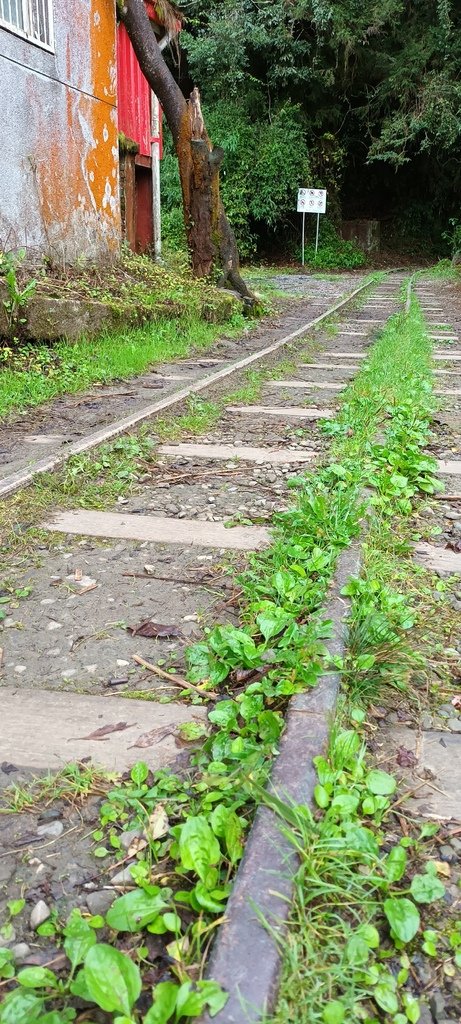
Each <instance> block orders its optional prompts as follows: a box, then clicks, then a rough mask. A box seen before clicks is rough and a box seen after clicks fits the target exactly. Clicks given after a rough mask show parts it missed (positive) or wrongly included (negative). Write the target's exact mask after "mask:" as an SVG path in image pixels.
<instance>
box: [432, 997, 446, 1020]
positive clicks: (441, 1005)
mask: <svg viewBox="0 0 461 1024" xmlns="http://www.w3.org/2000/svg"><path fill="white" fill-rule="evenodd" d="M429 1006H430V1008H431V1012H432V1016H433V1017H435V1019H436V1021H439V1022H440V1019H441V1017H442V1014H443V1012H444V1010H445V999H444V998H443V995H442V993H441V991H440V989H435V991H434V992H433V993H432V995H431V996H430V997H429Z"/></svg>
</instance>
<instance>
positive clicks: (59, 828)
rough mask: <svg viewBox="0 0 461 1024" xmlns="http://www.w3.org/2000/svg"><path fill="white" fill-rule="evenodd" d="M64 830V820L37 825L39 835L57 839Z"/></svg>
mask: <svg viewBox="0 0 461 1024" xmlns="http://www.w3.org/2000/svg"><path fill="white" fill-rule="evenodd" d="M63 831H64V825H63V823H62V821H50V822H49V824H46V825H39V826H38V827H37V835H39V836H50V837H51V838H53V839H55V838H56V839H57V838H58V836H60V835H61V832H63Z"/></svg>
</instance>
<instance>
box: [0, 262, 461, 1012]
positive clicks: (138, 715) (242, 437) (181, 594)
mask: <svg viewBox="0 0 461 1024" xmlns="http://www.w3.org/2000/svg"><path fill="white" fill-rule="evenodd" d="M405 280H406V277H405V275H404V274H403V273H402V274H400V273H398V274H395V275H393V277H392V278H390V279H386V280H385V281H384V282H382V283H381V284H377V285H373V286H371V287H369V288H368V290H367V292H366V295H365V296H362V299H361V300H360V306H359V308H356V309H354V310H353V312H350V311H347V312H345V308H346V307H347V304H348V303H349V302H350V301H351V299H350V297H348V299H346V300H345V301H344V302H342V303H341V304H339V307H338V306H337V307H336V310H335V312H336V313H339V314H340V319H339V321H338V322H337V323H336V325H335V330H334V333H333V332H332V331H331V330H330V328H329V327H327V329H326V330H319V333H318V334H317V335H316V345H315V352H312V350H311V351H310V352H308V354H306V348H305V341H303V338H304V336H305V334H306V333H308V332H309V331H310V330H311V329H312V326H313V324H316V325H321V324H322V322H323V321H324V320H327V319H328V317H329V316H331V313H332V312H333V311H332V310H331V309H330V310H327V311H325V312H324V313H323V314H322V315H321V316H320V317H318V318H316V320H315V321H313V322H309V323H306V324H305V325H301V326H300V327H299V328H296V329H295V331H292V332H291V333H290V334H289V335H287V336H286V337H283V338H279V339H278V340H277V342H276V343H274V344H273V345H271V346H270V347H266V349H265V350H264V351H261V352H256V353H252V354H251V355H250V356H245V357H244V359H243V360H240V361H237V362H236V363H234V364H233V365H232V366H225V367H221V369H220V370H213V371H212V373H210V374H206V375H205V376H203V377H201V378H200V379H199V380H196V381H194V382H192V384H190V385H188V386H187V388H179V389H178V390H177V391H176V392H175V393H174V394H172V395H170V396H168V397H166V398H165V399H162V400H161V402H160V403H154V406H155V408H153V407H150V408H149V410H146V409H145V410H138V412H137V413H136V416H135V417H134V421H132V418H130V421H129V422H126V423H124V424H120V423H119V424H117V425H111V426H110V428H108V429H109V430H110V432H111V433H110V436H112V437H113V436H116V435H118V434H119V433H121V432H122V431H130V430H132V429H133V427H134V426H136V425H137V423H139V422H148V423H149V428H150V432H151V434H152V437H153V439H154V441H155V440H158V439H157V438H156V434H155V422H156V421H155V416H156V415H158V414H159V413H160V412H163V411H164V410H165V408H172V409H175V408H177V407H178V406H179V407H181V403H182V402H183V401H184V399H185V398H187V397H188V396H190V395H191V394H197V393H204V394H205V396H206V397H208V396H209V395H211V396H212V397H216V395H218V396H220V398H221V400H222V399H223V390H222V389H223V387H227V386H228V383H230V382H231V383H232V382H233V380H234V377H237V378H238V379H239V380H240V378H239V375H241V373H242V371H244V370H246V369H247V367H251V366H253V367H254V366H258V363H262V364H263V365H264V367H265V369H267V370H268V371H269V373H268V375H267V377H266V379H265V380H264V381H263V382H261V394H260V395H259V396H258V398H257V401H256V400H255V401H253V400H252V399H248V397H247V400H246V402H245V401H243V400H239V401H237V400H235V399H234V400H232V401H229V402H225V401H221V405H220V407H219V408H220V413H219V416H218V417H217V418H216V419H215V420H213V422H210V425H209V426H208V428H207V429H206V431H204V433H203V435H202V436H200V435H199V436H197V435H195V434H192V433H191V435H190V436H184V437H182V438H181V441H179V442H177V443H175V444H173V443H171V442H170V443H164V442H160V441H159V443H158V444H157V445H156V449H155V453H154V454H153V456H152V458H151V459H149V460H148V461H147V462H146V463H145V464H144V466H143V470H145V472H143V476H142V479H141V480H140V481H139V483H138V484H137V485H136V487H135V489H134V490H133V492H132V493H131V494H130V495H129V496H128V497H124V498H122V500H120V501H119V502H118V503H117V504H115V505H114V506H113V507H111V508H108V509H107V510H106V509H104V510H99V509H94V508H88V507H87V508H80V507H78V502H76V506H75V507H74V508H65V509H49V510H48V511H47V512H46V515H45V516H44V517H43V521H42V524H41V526H42V530H41V532H40V535H39V537H38V539H36V540H35V541H33V542H32V553H33V558H32V560H31V561H29V563H28V564H26V563H25V559H24V555H23V554H21V555H20V556H18V557H17V558H16V559H15V556H14V555H13V556H12V557H11V558H9V565H8V575H9V578H10V579H11V580H12V581H13V585H14V587H16V588H17V590H20V589H21V588H22V589H23V590H27V589H28V588H29V587H30V588H31V593H30V596H27V597H26V598H25V600H24V602H23V603H22V604H21V606H20V612H19V611H18V612H15V613H14V615H18V619H19V616H20V623H19V621H18V622H15V621H14V620H13V621H11V620H12V619H13V616H9V617H8V618H9V619H10V621H8V619H7V620H6V621H5V623H4V625H5V631H4V636H5V648H4V660H3V673H2V680H1V682H2V686H3V692H2V698H3V699H2V711H3V720H4V727H5V730H4V731H5V734H6V736H7V740H6V745H5V746H4V750H3V756H4V758H5V760H6V761H13V760H14V762H15V763H16V764H17V765H19V766H20V768H21V769H25V770H27V769H30V768H34V769H36V768H49V767H57V766H58V765H60V764H62V763H65V762H66V761H69V760H81V759H83V758H88V757H92V758H93V759H94V761H97V762H99V763H102V764H105V765H106V766H107V767H109V768H111V769H116V770H119V771H123V770H124V769H126V768H129V767H130V765H132V764H133V763H134V762H135V761H137V760H139V758H140V756H141V757H146V759H148V762H149V764H150V766H151V767H152V768H157V767H160V766H164V765H170V766H171V765H175V764H176V763H177V761H176V759H177V758H178V749H177V746H176V744H175V730H177V729H178V727H180V726H181V724H184V723H186V722H188V723H190V720H191V718H192V719H193V721H194V722H195V723H200V722H202V721H204V720H205V719H206V710H205V708H204V707H203V705H202V704H200V705H197V706H194V707H193V708H192V709H191V707H190V705H189V706H187V705H186V704H184V703H180V702H179V701H176V700H175V699H174V698H175V695H176V693H177V690H175V688H174V680H175V679H176V681H177V682H178V685H180V684H181V683H182V682H183V675H182V673H183V667H184V666H183V651H184V648H185V646H186V645H187V644H188V643H190V642H191V640H193V639H199V638H200V635H201V633H202V632H203V629H204V627H206V626H212V625H213V624H214V623H216V622H217V621H219V622H220V623H226V622H230V623H235V624H238V607H237V605H238V594H237V595H236V594H235V591H234V585H233V581H232V578H231V577H229V575H228V574H227V573H225V572H224V571H223V563H229V560H233V563H234V565H235V569H236V570H238V569H239V568H240V567H242V566H243V565H244V563H245V559H246V558H247V553H248V552H251V551H254V550H257V549H260V548H264V547H265V546H267V545H268V544H269V543H270V532H269V531H270V526H271V523H272V521H273V517H274V514H276V513H277V512H279V511H282V510H283V509H285V508H286V507H287V504H288V502H289V486H288V480H289V477H290V475H293V474H294V473H299V472H302V471H303V470H305V469H310V470H312V469H313V470H315V468H316V466H320V465H322V464H324V463H325V461H326V459H327V456H328V445H329V442H328V439H327V437H326V436H325V433H324V432H322V429H321V421H322V420H324V419H327V418H328V417H331V416H333V415H334V414H335V412H336V409H337V404H338V399H340V397H341V392H342V390H343V389H344V387H345V386H346V385H347V384H348V382H349V381H350V380H352V379H353V377H354V376H355V374H356V373H357V372H359V370H360V368H361V367H362V366H363V364H364V361H365V360H366V358H367V353H368V350H369V348H370V346H371V345H373V343H374V341H375V340H376V338H377V336H378V335H379V332H380V331H381V329H382V327H383V325H384V324H385V323H386V321H387V320H388V318H389V317H390V316H392V315H393V314H394V313H395V312H397V311H398V310H400V309H402V308H403V306H404V304H405V296H402V292H403V289H402V285H403V282H404V281H405ZM361 291H362V288H361V289H358V290H357V294H356V295H355V296H354V299H355V300H358V299H359V298H360V292H361ZM415 292H416V294H417V296H418V299H419V301H420V304H421V306H422V307H423V311H424V315H425V317H426V319H427V323H428V326H429V329H430V330H429V333H430V335H432V336H433V341H434V344H435V346H436V347H435V349H434V360H435V363H436V367H437V369H436V376H437V379H438V380H439V381H440V387H437V392H438V393H439V394H440V395H441V396H442V397H443V401H444V403H448V405H447V408H446V410H444V412H443V413H441V414H440V416H439V418H438V420H437V421H436V426H437V431H438V437H437V438H436V440H435V441H434V445H433V452H434V454H435V455H436V456H437V458H438V459H439V468H440V472H441V473H443V474H444V478H445V479H446V481H447V491H448V500H447V501H446V504H445V505H443V503H441V515H442V516H443V515H444V512H445V513H446V511H447V509H455V510H457V509H458V508H459V510H460V512H459V514H460V517H461V498H460V497H459V495H458V497H457V493H458V491H459V490H461V485H460V481H459V477H460V474H461V457H460V442H459V437H460V433H461V430H460V427H461V408H460V400H461V386H460V387H458V379H457V375H458V374H459V381H460V385H461V368H460V367H459V363H458V360H460V359H461V344H458V342H459V340H460V339H459V335H458V333H457V328H456V327H454V326H453V317H452V316H451V315H448V316H447V317H446V318H445V317H443V316H442V314H443V306H440V305H438V304H436V302H435V299H436V297H435V296H434V295H431V288H429V287H427V286H425V285H424V283H423V282H420V281H418V282H417V284H416V286H415ZM409 295H410V288H409V289H408V296H409ZM432 302H434V305H432ZM287 349H289V355H290V363H291V365H290V366H287V365H286V363H284V364H283V365H282V367H281V371H280V374H278V373H277V360H278V359H279V357H280V355H284V354H285V351H286V350H287ZM229 378H231V381H229ZM450 424H451V426H450ZM103 439H107V435H106V437H105V438H101V437H98V441H96V440H94V438H85V439H84V442H79V445H82V444H83V445H84V447H80V448H79V451H84V450H91V448H92V447H93V445H96V444H97V443H99V442H100V441H101V440H103ZM60 461H62V456H61V455H59V457H58V464H59V462H60ZM46 468H49V467H48V466H47V467H46ZM42 471H43V469H42V467H40V466H35V467H34V468H33V470H31V471H30V472H31V474H32V477H31V478H33V476H34V475H36V474H39V473H40V472H42ZM24 482H25V483H27V482H29V479H27V480H25V481H24ZM10 483H11V482H10ZM20 486H21V484H20V482H18V481H16V482H15V483H14V486H12V487H11V490H17V489H18V487H20ZM450 499H453V500H450ZM452 522H455V520H452ZM423 547H424V545H423ZM436 547H437V544H436V545H426V547H425V550H424V551H422V552H419V553H418V552H417V557H421V560H423V561H424V560H425V562H424V564H427V565H429V566H431V565H433V566H434V567H435V568H436V569H437V565H438V566H439V567H440V559H441V558H442V557H443V556H442V551H443V548H442V545H439V549H438V551H437V550H435V551H434V548H436ZM429 548H430V549H431V550H430V551H428V549H429ZM347 554H348V556H350V555H352V556H353V557H352V561H351V560H350V558H349V561H347V559H346V562H347V564H345V566H344V568H343V574H344V573H345V575H344V580H346V579H347V578H348V575H349V574H350V573H352V574H354V572H356V571H357V565H356V564H355V563H354V559H355V560H356V561H357V557H356V553H355V554H354V553H353V552H348V553H347ZM457 557H458V559H459V560H461V555H458V556H457ZM431 559H432V561H431ZM437 560H438V561H437ZM456 571H461V570H460V568H459V567H458V570H456ZM340 575H341V573H340ZM342 582H344V581H343V580H342ZM148 622H154V623H156V624H157V625H159V624H162V625H159V629H158V632H157V633H156V634H152V633H150V634H149V632H148V631H147V632H146V630H145V629H143V628H142V625H143V624H144V625H145V624H146V623H148ZM127 627H130V628H129V629H127ZM153 664H154V668H156V669H157V671H156V672H155V671H154V672H153V671H152V666H153ZM162 666H163V667H162ZM170 668H173V669H174V674H173V683H172V680H171V677H169V673H168V670H169V669H170ZM165 670H166V671H165ZM192 690H193V687H192ZM191 696H192V698H193V697H194V694H193V693H192V694H191ZM127 697H130V700H129V701H128V700H127ZM146 697H147V698H148V700H146V699H143V698H146ZM165 697H167V699H168V701H169V703H166V704H165V703H162V702H163V700H164V699H165ZM211 699H212V700H213V696H212V698H211ZM125 719H126V722H125V721H124V720H125ZM323 719H324V722H323V725H324V726H325V728H327V725H328V723H327V721H326V718H325V709H323ZM298 720H299V716H298ZM120 722H122V724H123V725H125V726H126V729H124V730H118V725H119V724H120ZM101 725H103V727H106V726H107V727H109V729H110V728H113V732H109V731H108V732H107V734H106V735H105V737H104V743H101V742H99V740H98V739H97V738H96V737H95V736H94V733H95V731H96V730H97V728H98V727H99V726H101ZM150 733H153V734H156V740H155V743H152V744H151V745H150V746H149V747H148V750H147V751H146V750H144V751H143V750H142V749H139V748H142V747H143V742H142V739H143V737H145V736H146V735H147V736H148V735H149V734H150ZM176 735H177V733H176ZM76 737H79V738H76ZM316 739H318V737H316ZM304 756H305V751H304ZM279 761H280V763H281V758H279ZM277 764H279V762H277ZM257 823H258V819H257ZM264 828H265V826H264ZM264 828H263V832H264ZM260 833H261V830H260V832H259V833H258V832H257V831H256V833H255V832H253V833H252V837H251V839H250V842H249V844H248V845H249V856H248V857H246V860H245V862H244V863H245V864H246V866H247V868H246V876H245V875H244V878H243V881H241V873H240V872H239V875H238V876H237V883H236V887H235V890H234V893H233V896H232V900H233V906H234V907H235V906H237V908H239V907H240V909H239V910H238V914H237V915H235V914H234V912H233V910H232V908H230V910H229V915H230V916H229V921H230V924H229V926H228V930H227V937H226V939H225V941H224V942H221V943H220V942H219V941H218V942H217V943H216V947H215V952H214V959H213V961H212V964H211V971H212V975H213V977H216V978H217V980H219V982H220V983H221V984H222V985H223V986H224V988H227V989H229V990H230V992H231V999H230V1001H229V1004H228V1007H227V1009H225V1011H223V1014H220V1015H219V1020H220V1021H221V1020H222V1021H223V1024H227V1022H230V1021H239V1022H240V1021H243V1020H245V1021H247V1020H250V1019H251V1020H253V1017H252V1016H251V1015H250V1016H249V1017H247V1016H244V1014H245V1013H246V1011H244V1010H242V1006H241V1005H240V1002H239V1000H240V996H239V995H238V993H237V981H238V985H239V986H241V990H240V991H241V992H243V993H245V992H247V995H248V998H250V995H251V997H253V995H254V992H255V990H254V982H255V978H254V970H253V966H250V971H249V970H248V966H249V965H252V964H253V959H252V956H253V950H252V949H251V941H252V939H251V926H252V925H251V922H250V924H249V925H248V935H246V936H243V937H240V933H239V928H240V931H241V927H242V925H241V908H242V907H243V906H244V905H245V904H247V905H249V904H248V901H249V900H250V902H251V900H252V899H254V895H255V894H254V893H253V891H252V888H251V886H252V885H253V886H254V885H257V886H258V885H259V886H260V879H259V876H258V875H257V873H256V870H255V867H254V864H255V863H258V862H259V860H260V846H258V843H259V841H260V839H261V834H260ZM255 835H256V838H255ZM263 838H264V836H263ZM263 845H264V844H263ZM266 847H267V849H266V854H267V851H268V850H269V855H270V857H272V856H273V849H271V847H270V843H269V846H267V842H266ZM67 856H68V857H69V853H68V852H67ZM264 856H265V854H264V853H263V860H264ZM65 858H66V847H65V846H64V848H63V852H62V853H61V855H60V858H59V857H58V860H57V861H56V862H55V863H54V864H53V865H51V867H50V877H52V878H57V877H58V874H59V872H60V874H59V877H60V879H63V880H64V883H65V882H66V879H67V875H66V864H65ZM251 858H253V867H251V866H250V867H248V863H249V862H250V865H251ZM255 858H256V861H255ZM282 867H283V865H282ZM252 872H253V875H252ZM282 874H283V870H282V869H281V876H282ZM239 879H240V881H239ZM248 879H250V887H249V888H248V884H249V882H248ZM239 886H240V888H239ZM246 886H247V888H245V887H246ZM66 898H67V899H68V900H69V906H71V905H73V904H72V899H73V897H72V886H71V885H69V886H68V887H67V889H66ZM287 899H289V895H288V897H287ZM82 902H83V903H84V897H83V899H82V898H80V903H82ZM88 906H89V905H88ZM250 916H251V919H252V922H253V923H254V914H252V915H250ZM229 935H230V938H229ZM232 936H234V939H235V940H236V941H235V955H234V946H233V944H232V943H233V939H232ZM249 943H250V948H247V947H248V945H249ZM263 951H264V944H262V945H261V949H260V950H259V954H258V955H259V957H260V958H261V955H263ZM273 955H274V956H275V959H276V960H277V958H278V956H279V952H278V950H277V951H276V952H275V954H273V950H272V951H271V950H269V954H268V956H267V963H266V968H267V970H266V969H265V967H264V964H263V963H262V961H261V963H260V964H259V966H258V971H257V974H258V979H259V988H258V987H257V990H256V996H255V998H256V999H257V1000H259V999H260V1005H261V1006H262V1005H264V1002H265V999H266V996H267V992H268V991H269V989H270V986H271V985H273V980H274V976H275V975H274V973H273V972H274V971H275V972H277V970H278V967H277V965H276V964H275V966H274V960H272V961H271V962H270V963H269V960H270V957H272V956H273ZM236 971H238V977H237V974H236ZM271 971H272V974H271ZM236 978H237V981H236ZM264 985H266V991H263V990H264ZM255 1013H256V1016H255V1017H254V1019H255V1020H256V1019H259V1016H258V1012H257V1011H255Z"/></svg>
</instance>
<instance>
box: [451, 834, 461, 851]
mask: <svg viewBox="0 0 461 1024" xmlns="http://www.w3.org/2000/svg"><path fill="white" fill-rule="evenodd" d="M450 846H452V847H453V849H454V850H456V852H457V853H461V839H456V837H455V836H454V837H453V839H450Z"/></svg>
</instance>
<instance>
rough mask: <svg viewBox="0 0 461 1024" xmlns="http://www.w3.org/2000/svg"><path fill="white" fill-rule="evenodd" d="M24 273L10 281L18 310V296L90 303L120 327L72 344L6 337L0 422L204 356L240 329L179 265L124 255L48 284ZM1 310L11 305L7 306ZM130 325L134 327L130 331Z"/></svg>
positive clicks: (231, 313)
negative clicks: (107, 311)
mask: <svg viewBox="0 0 461 1024" xmlns="http://www.w3.org/2000/svg"><path fill="white" fill-rule="evenodd" d="M6 265H7V264H6V263H5V266H6ZM1 272H2V268H1V264H0V274H1ZM25 273H26V272H25V271H24V273H23V277H24V279H23V280H22V279H21V283H18V280H17V276H15V281H16V284H15V288H16V291H17V293H18V295H19V297H20V299H21V303H22V305H21V306H20V307H19V306H18V308H22V307H23V305H24V302H25V301H26V300H25V298H24V296H25V295H27V298H30V297H31V295H32V294H35V293H36V294H37V295H39V296H46V297H50V298H77V299H82V300H90V302H91V301H93V300H94V301H95V302H103V303H105V304H106V305H108V306H109V308H113V309H114V310H115V311H116V313H117V316H119V318H120V323H121V325H122V326H120V328H118V329H114V330H112V331H110V332H109V331H106V332H105V333H103V334H102V335H100V336H99V337H98V338H97V339H93V340H91V341H89V340H88V339H87V338H85V337H84V336H82V338H81V339H79V340H78V341H75V342H73V343H72V342H68V341H66V340H65V339H63V340H61V341H57V342H55V344H45V343H42V344H37V343H36V342H33V341H27V340H25V339H24V338H23V337H22V335H21V333H20V334H19V335H17V336H16V335H15V336H14V337H12V336H10V337H9V338H8V339H7V340H6V341H5V343H4V344H3V346H1V347H0V417H3V416H5V415H6V414H7V413H8V412H9V411H11V410H22V409H25V408H27V407H28V406H34V405H39V404H40V403H41V402H44V401H47V400H48V399H50V398H54V397H55V396H57V395H60V394H63V393H66V392H67V393H70V394H73V393H75V392H77V391H81V390H83V389H84V388H88V387H91V386H92V385H99V384H105V383H108V382H109V381H113V380H124V379H126V378H130V377H132V376H134V375H136V374H138V373H142V372H143V371H144V370H145V369H146V368H148V367H150V366H153V365H155V364H156V363H159V362H165V361H167V360H168V359H174V358H177V357H178V356H185V355H188V354H193V353H194V352H199V351H203V350H205V349H206V348H207V347H209V346H210V345H211V344H212V343H213V341H214V340H215V339H216V337H217V336H218V335H219V334H220V333H221V332H222V330H223V328H224V329H225V330H226V332H227V333H229V332H231V333H233V332H237V331H241V330H243V328H244V325H245V321H244V317H243V315H242V313H241V309H240V307H239V305H238V304H237V303H233V301H232V299H231V298H230V297H229V298H228V297H227V296H224V297H223V295H222V293H220V292H218V291H217V290H216V289H215V288H213V287H212V286H211V285H209V284H207V283H205V282H203V281H196V280H193V279H192V277H191V275H190V272H189V270H188V269H187V264H186V262H185V261H184V260H182V259H181V258H179V257H176V260H175V263H174V264H173V265H172V266H171V267H170V269H166V268H165V267H160V266H159V265H157V264H155V263H154V262H153V261H152V260H151V259H149V258H148V257H144V256H136V255H134V254H133V253H128V252H125V253H124V254H123V256H122V259H121V261H120V262H119V263H118V264H116V265H114V266H112V267H110V268H109V269H108V270H107V269H106V270H103V269H101V268H97V267H93V268H89V269H88V268H87V269H84V268H83V269H81V270H78V271H76V272H75V273H67V274H64V273H62V274H61V273H60V272H58V271H57V270H55V272H54V274H53V275H51V276H47V275H46V274H43V275H42V276H39V277H38V279H37V282H35V281H30V280H29V281H28V279H27V277H25V276H24V275H25ZM16 274H17V271H16V270H15V275H16ZM5 280H7V277H6V276H5ZM32 285H33V286H34V287H33V288H32ZM21 297H22V298H21ZM8 302H9V303H10V305H11V303H12V302H13V299H11V300H8ZM17 303H19V299H17V300H16V306H17ZM16 306H15V307H14V309H15V310H16ZM12 309H13V307H12ZM12 315H13V313H12ZM14 316H17V314H16V313H14ZM133 317H134V318H135V321H136V323H138V324H139V326H136V325H133V323H132V322H131V321H132V319H133ZM124 318H125V321H126V322H125V323H124Z"/></svg>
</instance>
